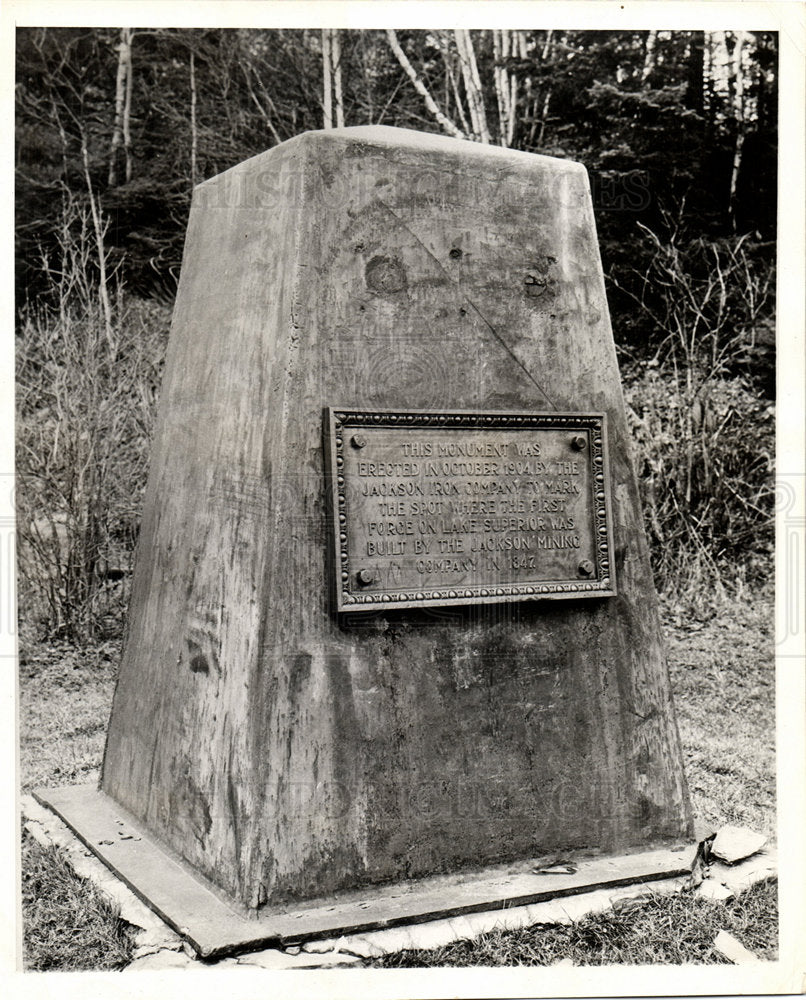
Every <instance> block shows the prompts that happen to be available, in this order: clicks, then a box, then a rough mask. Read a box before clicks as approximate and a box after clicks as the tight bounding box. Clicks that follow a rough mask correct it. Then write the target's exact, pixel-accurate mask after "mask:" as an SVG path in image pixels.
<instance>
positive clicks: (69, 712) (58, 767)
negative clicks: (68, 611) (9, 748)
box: [20, 635, 120, 792]
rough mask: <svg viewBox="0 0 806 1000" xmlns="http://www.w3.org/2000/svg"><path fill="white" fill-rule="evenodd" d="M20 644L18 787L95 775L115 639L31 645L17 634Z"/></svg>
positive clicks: (110, 689)
mask: <svg viewBox="0 0 806 1000" xmlns="http://www.w3.org/2000/svg"><path fill="white" fill-rule="evenodd" d="M20 645H21V647H22V648H21V652H20V734H21V739H20V771H21V774H22V789H23V791H24V792H27V791H30V790H31V789H33V788H37V787H39V786H46V787H52V786H54V785H71V784H77V783H79V782H91V781H94V780H96V779H97V778H98V773H99V768H100V763H101V757H102V756H103V749H104V734H105V731H106V724H107V722H108V720H109V711H110V708H111V705H112V693H113V690H114V686H115V672H116V670H117V663H118V660H119V657H120V642H119V641H117V640H109V641H107V642H103V643H100V644H98V645H95V646H88V647H86V648H84V649H77V648H76V647H75V646H72V645H71V644H70V643H68V642H57V643H49V644H44V643H41V644H33V643H31V642H30V641H27V642H26V641H25V636H24V635H23V637H22V641H21V643H20ZM23 649H24V650H26V651H24V652H23V651H22V650H23Z"/></svg>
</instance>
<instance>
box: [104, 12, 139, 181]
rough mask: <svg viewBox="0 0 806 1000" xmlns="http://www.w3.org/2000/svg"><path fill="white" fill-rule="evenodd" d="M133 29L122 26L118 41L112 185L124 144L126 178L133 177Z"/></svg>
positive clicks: (111, 145) (111, 168) (111, 171)
mask: <svg viewBox="0 0 806 1000" xmlns="http://www.w3.org/2000/svg"><path fill="white" fill-rule="evenodd" d="M132 34H133V33H132V29H131V28H121V29H120V40H119V42H118V46H117V49H118V70H117V76H116V79H115V121H114V125H113V127H112V141H111V144H110V150H109V175H108V182H109V186H110V187H114V186H115V185H116V184H117V183H118V166H117V161H118V151H119V149H120V146H121V142H122V144H123V149H124V153H125V157H126V165H125V178H126V180H127V181H130V180H131V179H132V165H131V127H130V119H131V106H132Z"/></svg>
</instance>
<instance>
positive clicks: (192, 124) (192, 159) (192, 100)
mask: <svg viewBox="0 0 806 1000" xmlns="http://www.w3.org/2000/svg"><path fill="white" fill-rule="evenodd" d="M196 151H197V137H196V57H195V55H194V53H193V52H191V53H190V190H191V191H192V190H193V188H195V187H196Z"/></svg>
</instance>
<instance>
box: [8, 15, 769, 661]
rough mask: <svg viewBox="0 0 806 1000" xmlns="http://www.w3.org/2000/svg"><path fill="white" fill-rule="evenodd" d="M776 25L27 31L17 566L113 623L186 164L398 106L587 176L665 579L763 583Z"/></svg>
mask: <svg viewBox="0 0 806 1000" xmlns="http://www.w3.org/2000/svg"><path fill="white" fill-rule="evenodd" d="M777 41H778V40H777V35H776V34H775V33H764V32H758V33H751V32H740V31H727V30H726V31H714V32H701V31H700V32H697V31H676V32H671V31H655V30H652V31H623V32H613V31H560V30H507V29H500V30H498V29H496V30H467V29H456V30H450V31H449V30H429V31H426V30H397V31H395V30H393V29H388V30H335V29H322V30H318V29H294V30H279V29H271V30H269V29H266V30H263V29H215V30H213V29H210V30H208V29H149V28H108V29H104V28H24V29H18V32H17V68H16V150H15V167H16V267H15V287H16V315H17V333H16V361H17V426H16V441H17V475H18V489H17V507H18V515H17V523H18V535H19V547H18V560H19V561H18V590H19V605H20V608H21V621H22V624H23V625H24V627H25V628H26V629H27V630H28V631H29V633H30V635H31V636H35V637H37V638H38V639H40V640H42V639H46V638H53V637H60V638H64V639H70V640H71V641H74V642H76V643H82V642H89V641H93V640H96V639H109V638H117V637H119V636H120V635H121V633H122V628H123V622H124V619H125V608H126V604H127V600H128V585H129V578H130V571H131V562H132V557H133V552H134V547H135V544H136V540H137V533H138V525H139V518H140V507H141V501H142V496H143V491H144V487H145V479H146V475H147V469H148V457H149V444H150V434H151V429H152V425H153V420H154V415H155V408H156V405H157V401H158V396H159V387H160V377H161V370H162V363H163V357H164V353H165V347H166V343H167V336H168V328H169V325H170V313H171V305H172V301H173V297H174V294H175V290H176V285H177V281H178V277H179V270H180V265H181V258H182V246H183V239H184V232H185V226H186V222H187V216H188V210H189V206H190V200H191V194H192V191H193V188H194V186H195V185H196V184H198V183H199V182H201V181H203V180H205V179H207V178H209V177H212V176H214V175H215V174H217V173H219V172H221V171H223V170H226V169H227V168H229V167H231V166H233V165H235V164H237V163H239V162H240V161H242V160H244V159H246V158H247V157H250V156H253V155H255V154H257V153H260V152H262V151H264V150H265V149H267V148H269V147H272V146H274V145H276V144H278V143H280V142H282V141H284V140H286V139H288V138H291V137H292V136H295V135H297V134H299V133H301V132H303V131H306V130H310V129H322V128H325V129H327V128H334V127H340V126H343V125H363V124H385V125H394V126H401V127H406V128H414V129H420V130H425V131H431V132H439V133H442V134H446V135H452V136H456V137H460V138H466V139H469V140H472V141H475V142H480V143H495V144H499V145H503V146H509V147H512V148H515V149H519V150H524V151H527V152H533V153H540V154H544V155H549V156H556V157H563V158H570V159H573V160H578V161H580V162H582V163H583V164H584V165H585V166H586V168H587V170H588V173H589V176H590V180H591V188H592V192H593V198H594V209H595V213H596V222H597V227H598V234H599V240H600V246H601V252H602V258H603V263H604V269H605V275H606V281H607V291H608V299H609V304H610V311H611V318H612V323H613V329H614V335H615V339H616V344H617V350H618V353H619V362H620V366H621V373H622V379H623V382H624V388H625V396H626V400H627V404H628V416H629V420H630V424H631V429H632V432H633V449H634V455H633V457H634V462H635V466H636V472H637V474H638V479H639V485H640V488H641V492H642V499H643V504H644V511H645V519H646V525H647V530H648V533H649V538H650V546H651V550H652V556H653V566H654V571H655V575H656V581H657V585H658V588H659V590H660V591H661V592H662V594H665V595H668V596H670V597H671V598H672V599H673V600H674V602H675V603H676V604H677V605H678V606H679V607H681V608H686V607H698V608H702V607H704V606H706V605H708V604H709V602H710V603H713V602H714V601H716V600H721V599H724V598H731V597H735V596H736V595H737V594H742V593H745V592H746V591H748V590H753V589H755V588H763V587H764V586H766V585H768V584H769V579H770V574H771V569H772V544H773V493H774V489H773V466H774V405H775V399H774V395H775V335H774V331H775V260H776V256H775V250H776V243H775V240H776V207H777V191H776V175H777V113H778V111H777V109H778V91H777V69H778V53H777Z"/></svg>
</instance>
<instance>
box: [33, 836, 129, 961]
mask: <svg viewBox="0 0 806 1000" xmlns="http://www.w3.org/2000/svg"><path fill="white" fill-rule="evenodd" d="M22 912H23V928H24V929H23V942H22V947H23V962H24V964H25V968H26V969H27V970H29V971H40V972H47V971H49V970H57V969H58V970H59V971H62V972H73V971H77V970H81V969H94V970H103V969H122V968H123V967H124V966H126V965H128V963H129V962H130V961H131V952H132V934H131V928H130V925H129V924H127V923H125V921H123V920H121V919H120V916H119V915H118V914H117V913H116V912H115V910H114V909H113V908H112V907H111V906H110V905H109V903H108V902H107V901H106V899H105V898H104V897H103V896H102V895H101V894H100V893H99V892H98V890H96V889H95V888H94V887H93V886H92V885H91V884H90V883H88V882H86V881H84V880H83V879H80V878H79V877H78V876H77V875H76V874H75V872H74V871H73V869H72V868H71V867H70V865H69V864H68V862H67V861H66V860H65V857H64V855H63V854H62V853H61V851H59V850H57V849H56V848H53V847H51V848H48V849H45V848H43V847H41V846H40V845H39V844H38V843H37V842H36V841H35V840H33V839H31V838H30V837H28V836H26V837H25V838H24V839H23V845H22Z"/></svg>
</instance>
